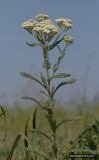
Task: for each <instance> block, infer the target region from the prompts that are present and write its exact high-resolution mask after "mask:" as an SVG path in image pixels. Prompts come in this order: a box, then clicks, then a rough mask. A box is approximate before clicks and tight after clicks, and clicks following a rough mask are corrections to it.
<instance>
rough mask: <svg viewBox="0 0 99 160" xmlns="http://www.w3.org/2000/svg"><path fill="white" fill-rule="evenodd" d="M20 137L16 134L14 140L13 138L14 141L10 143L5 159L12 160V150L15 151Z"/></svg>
mask: <svg viewBox="0 0 99 160" xmlns="http://www.w3.org/2000/svg"><path fill="white" fill-rule="evenodd" d="M20 138H21V135H18V136H17V138H16V140H15V142H14V144H13V145H12V148H11V150H10V152H9V155H8V157H7V159H6V160H12V156H13V154H14V151H15V149H16V147H17V145H18V142H19V140H20Z"/></svg>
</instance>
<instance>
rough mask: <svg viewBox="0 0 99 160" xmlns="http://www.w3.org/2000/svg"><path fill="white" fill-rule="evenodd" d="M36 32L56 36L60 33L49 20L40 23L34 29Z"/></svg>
mask: <svg viewBox="0 0 99 160" xmlns="http://www.w3.org/2000/svg"><path fill="white" fill-rule="evenodd" d="M33 30H34V31H35V32H38V33H45V34H47V35H48V34H50V35H55V34H57V33H58V32H59V29H58V28H57V27H56V26H55V25H54V24H53V22H52V21H51V20H49V19H47V20H43V21H40V22H38V23H37V24H36V25H35V27H34V28H33Z"/></svg>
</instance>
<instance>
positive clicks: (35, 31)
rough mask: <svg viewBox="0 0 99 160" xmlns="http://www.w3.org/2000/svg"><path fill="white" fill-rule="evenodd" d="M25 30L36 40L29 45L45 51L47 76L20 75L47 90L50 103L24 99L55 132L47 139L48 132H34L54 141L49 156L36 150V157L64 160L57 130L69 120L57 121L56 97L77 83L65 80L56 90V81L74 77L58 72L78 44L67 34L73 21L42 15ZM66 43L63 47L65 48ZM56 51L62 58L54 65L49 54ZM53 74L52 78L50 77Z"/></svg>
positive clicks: (24, 26) (25, 24)
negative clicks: (41, 113)
mask: <svg viewBox="0 0 99 160" xmlns="http://www.w3.org/2000/svg"><path fill="white" fill-rule="evenodd" d="M21 26H22V28H23V29H25V30H26V31H27V32H29V33H30V34H31V35H32V36H33V38H34V39H35V40H36V42H35V43H31V44H30V43H28V42H27V45H29V46H31V47H35V46H39V47H41V49H42V51H43V60H44V64H43V68H44V73H41V75H40V79H38V78H36V77H34V76H33V75H30V74H28V73H26V72H21V73H20V74H21V75H22V76H23V77H26V78H29V79H32V80H34V81H36V82H37V83H38V84H39V85H41V86H42V87H43V89H44V90H42V91H40V93H41V94H43V95H44V96H46V97H47V100H45V103H44V104H43V105H42V103H41V102H39V101H38V100H37V99H35V98H32V97H29V96H24V97H23V99H29V100H33V101H34V102H35V103H36V104H37V105H38V106H39V107H40V108H41V109H42V110H43V111H44V113H45V117H46V118H47V120H48V122H49V123H48V124H49V126H50V129H51V135H47V134H45V133H44V132H42V131H39V130H37V129H36V128H35V127H34V128H33V130H32V132H33V133H36V132H39V134H41V135H43V136H44V137H45V139H47V140H49V141H50V147H49V150H48V151H46V153H43V152H40V151H35V149H34V150H33V152H34V154H35V156H36V157H39V156H41V157H42V158H43V159H45V160H58V159H59V160H61V159H62V160H63V159H64V153H63V151H60V150H59V144H58V141H57V129H58V128H59V127H60V126H61V125H62V124H63V123H65V122H67V121H69V120H67V119H64V120H62V121H61V122H60V123H58V122H57V121H56V119H55V117H54V106H55V98H54V96H55V94H56V92H57V91H58V90H59V89H60V88H61V87H62V86H64V85H67V84H72V83H74V82H75V79H68V80H64V81H62V82H60V83H59V84H58V85H57V86H56V87H55V86H53V83H52V81H53V80H54V79H56V78H62V79H63V78H68V77H70V76H71V74H70V73H58V69H59V66H60V64H61V62H62V60H63V58H64V56H65V54H66V49H67V47H68V46H70V45H71V44H72V43H74V38H73V37H72V36H69V35H67V33H66V32H67V31H68V30H69V29H71V28H72V21H71V20H70V19H65V18H59V19H56V20H55V21H52V20H51V19H50V18H49V16H48V15H44V14H39V15H37V16H36V17H35V20H32V19H29V20H28V21H26V22H24V23H22V25H21ZM62 43H63V45H61V44H62ZM55 48H56V49H57V50H58V52H59V56H58V59H57V61H56V63H55V64H53V65H52V64H51V63H50V60H49V54H50V51H51V50H53V49H55ZM50 71H51V73H52V74H50Z"/></svg>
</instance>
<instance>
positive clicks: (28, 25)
mask: <svg viewBox="0 0 99 160" xmlns="http://www.w3.org/2000/svg"><path fill="white" fill-rule="evenodd" d="M36 24H37V22H36V21H33V20H32V19H29V20H28V21H27V22H24V23H22V25H21V27H22V28H24V29H26V30H27V31H32V30H33V28H34V27H35V26H36Z"/></svg>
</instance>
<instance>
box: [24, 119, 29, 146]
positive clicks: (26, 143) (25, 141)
mask: <svg viewBox="0 0 99 160" xmlns="http://www.w3.org/2000/svg"><path fill="white" fill-rule="evenodd" d="M29 120H30V117H28V119H27V121H26V125H25V133H24V134H25V136H26V137H28V124H29ZM24 146H25V148H28V141H27V139H24Z"/></svg>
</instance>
